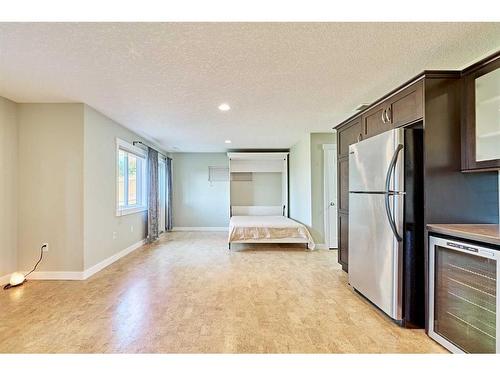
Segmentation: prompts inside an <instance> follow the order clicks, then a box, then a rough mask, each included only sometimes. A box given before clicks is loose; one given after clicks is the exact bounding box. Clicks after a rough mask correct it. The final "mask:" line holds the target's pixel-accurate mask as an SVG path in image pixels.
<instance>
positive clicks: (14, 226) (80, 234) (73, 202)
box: [0, 98, 149, 277]
mask: <svg viewBox="0 0 500 375" xmlns="http://www.w3.org/2000/svg"><path fill="white" fill-rule="evenodd" d="M0 125H1V128H0V135H1V137H0V146H1V148H0V165H1V166H2V172H3V175H4V176H6V177H8V178H7V179H5V180H4V181H5V183H4V181H2V183H1V184H0V193H1V194H0V204H1V206H2V212H1V214H0V230H2V231H4V230H5V232H6V233H3V232H2V233H1V235H2V238H3V242H4V245H3V246H2V247H1V249H0V251H1V254H0V255H1V256H2V258H1V259H2V262H1V265H0V277H2V276H3V275H4V274H6V273H10V272H12V271H14V270H15V269H19V270H22V271H25V270H28V269H30V268H31V267H32V266H33V264H34V262H35V261H36V260H37V258H38V255H39V249H40V246H41V244H42V243H44V242H48V243H49V252H48V253H46V254H45V255H44V259H43V261H42V263H40V265H39V267H38V269H37V270H38V271H83V270H84V269H87V268H89V267H91V266H93V265H95V264H97V263H98V262H100V261H102V260H104V259H106V258H108V257H110V256H112V255H114V254H116V253H118V252H119V251H121V250H123V249H125V248H127V247H129V246H130V245H132V244H134V243H136V242H138V241H140V240H142V239H144V238H145V231H146V229H145V227H146V213H145V212H142V213H136V214H131V215H125V216H121V217H117V216H115V210H116V207H115V205H116V203H115V202H116V138H117V137H118V138H121V139H124V140H126V141H129V142H132V141H134V140H141V141H142V142H144V143H146V144H148V143H149V142H147V141H146V140H144V139H142V138H141V137H139V136H137V135H136V134H134V133H132V132H131V131H129V130H127V129H125V128H124V127H122V126H121V125H119V124H117V123H116V122H114V121H112V120H110V119H109V118H107V117H105V116H104V115H102V114H100V113H99V112H97V111H95V110H94V109H92V108H91V107H89V106H87V105H84V104H68V103H64V104H32V103H23V104H16V103H13V102H10V101H8V100H6V99H3V98H0ZM16 125H17V128H16ZM3 142H5V145H4V144H3ZM4 164H5V165H8V166H9V167H8V168H4ZM16 175H17V177H16ZM16 193H17V194H16ZM16 195H17V199H16ZM4 197H5V198H6V202H2V201H1V199H3V198H4ZM4 221H5V223H4ZM113 232H116V235H117V236H116V239H113ZM16 242H17V244H16ZM16 245H17V246H16Z"/></svg>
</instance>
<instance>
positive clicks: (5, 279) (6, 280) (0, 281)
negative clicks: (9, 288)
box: [0, 273, 12, 286]
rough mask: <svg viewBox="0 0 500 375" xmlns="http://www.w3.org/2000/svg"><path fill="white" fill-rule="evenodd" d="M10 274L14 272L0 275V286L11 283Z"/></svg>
mask: <svg viewBox="0 0 500 375" xmlns="http://www.w3.org/2000/svg"><path fill="white" fill-rule="evenodd" d="M10 275H12V273H9V274H7V275H4V276H0V286H1V285H5V284H8V283H9V281H10Z"/></svg>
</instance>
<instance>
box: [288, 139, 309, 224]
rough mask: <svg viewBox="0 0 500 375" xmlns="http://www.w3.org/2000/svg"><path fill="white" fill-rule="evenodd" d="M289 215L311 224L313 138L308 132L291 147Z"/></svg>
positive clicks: (289, 162) (289, 161) (303, 222)
mask: <svg viewBox="0 0 500 375" xmlns="http://www.w3.org/2000/svg"><path fill="white" fill-rule="evenodd" d="M288 166H289V206H290V207H289V216H290V217H291V218H292V219H294V220H297V221H299V222H301V223H302V224H304V225H307V226H309V227H310V226H311V224H312V215H311V138H310V136H309V134H306V135H304V136H303V137H302V139H301V140H300V141H299V142H298V143H296V144H295V145H294V146H293V147H292V148H291V149H290V155H289V160H288Z"/></svg>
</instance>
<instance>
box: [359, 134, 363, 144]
mask: <svg viewBox="0 0 500 375" xmlns="http://www.w3.org/2000/svg"><path fill="white" fill-rule="evenodd" d="M362 138H363V135H362V134H361V133H359V134H358V142H361V139H362Z"/></svg>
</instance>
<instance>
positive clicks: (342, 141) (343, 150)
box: [337, 117, 363, 157]
mask: <svg viewBox="0 0 500 375" xmlns="http://www.w3.org/2000/svg"><path fill="white" fill-rule="evenodd" d="M360 120H361V118H359V117H358V118H355V119H354V120H352V121H350V122H349V123H348V124H346V125H345V127H344V128H343V129H342V130H341V131H339V134H338V144H339V146H338V147H337V150H338V151H337V153H338V156H339V157H342V156H347V155H348V154H349V146H350V145H352V144H353V143H356V142H359V141H360V140H361V139H362V138H363V134H361V133H362V131H361V121H360Z"/></svg>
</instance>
